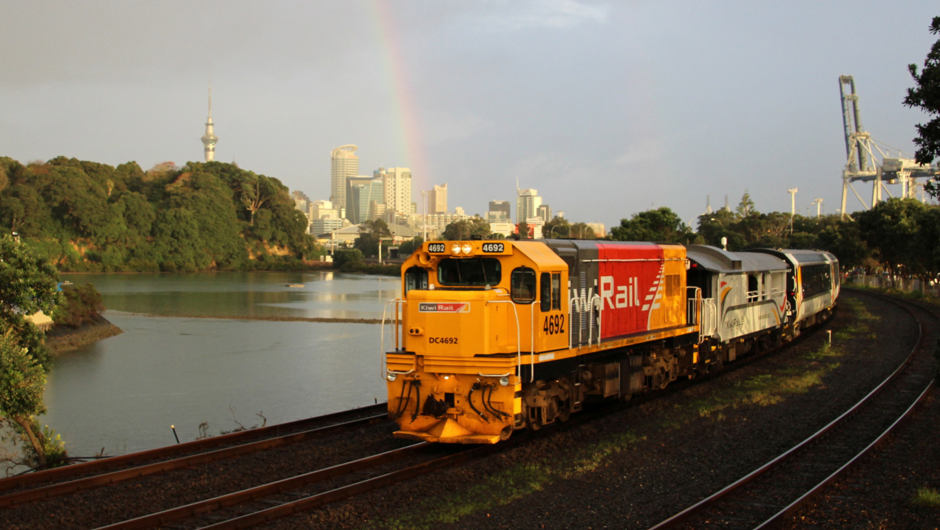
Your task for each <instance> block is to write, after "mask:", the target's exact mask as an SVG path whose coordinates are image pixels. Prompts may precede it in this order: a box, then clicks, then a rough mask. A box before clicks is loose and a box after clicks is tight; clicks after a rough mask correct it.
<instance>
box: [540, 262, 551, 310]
mask: <svg viewBox="0 0 940 530" xmlns="http://www.w3.org/2000/svg"><path fill="white" fill-rule="evenodd" d="M539 283H540V284H541V285H540V286H539V287H541V290H540V291H539V310H541V311H542V312H543V313H548V312H549V311H551V310H552V275H551V274H549V273H547V272H543V273H542V274H541V278H539Z"/></svg>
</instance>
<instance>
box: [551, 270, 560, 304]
mask: <svg viewBox="0 0 940 530" xmlns="http://www.w3.org/2000/svg"><path fill="white" fill-rule="evenodd" d="M560 310H561V274H560V273H557V272H555V273H552V311H560Z"/></svg>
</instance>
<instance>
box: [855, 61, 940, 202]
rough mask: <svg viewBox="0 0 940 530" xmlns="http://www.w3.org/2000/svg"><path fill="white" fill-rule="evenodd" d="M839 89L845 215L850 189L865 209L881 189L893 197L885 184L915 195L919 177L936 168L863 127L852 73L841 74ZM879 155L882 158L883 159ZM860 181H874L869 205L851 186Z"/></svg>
mask: <svg viewBox="0 0 940 530" xmlns="http://www.w3.org/2000/svg"><path fill="white" fill-rule="evenodd" d="M846 87H848V89H849V90H848V91H846ZM839 92H840V94H841V96H842V125H843V127H844V128H845V154H846V163H845V168H844V169H843V170H842V219H845V216H846V213H845V198H846V195H847V193H848V190H849V189H851V190H852V193H854V194H855V196H856V197H858V200H859V202H861V203H862V206H864V207H865V209H866V210H869V209H871V208H874V207H875V206H877V205H878V203H879V202H881V200H882V191H884V192H885V193H887V194H888V196H889V197H894V196H893V195H891V192H890V191H889V190H888V188H887V186H886V184H900V185H901V197H902V198H914V197H915V194H916V193H917V188H921V189H923V183H918V182H917V179H920V178H926V179H929V178H932V177H934V176H935V175H936V174H937V170H936V169H934V168H932V167H930V166H929V165H924V164H918V163H917V162H916V161H915V160H914V159H912V158H903V156H902V155H903V153H902V152H901V150H900V149H897V148H894V147H891V146H889V145H887V144H885V143H882V142H879V141H878V140H875V139H874V138H872V137H871V134H869V133H868V132H866V131H865V129H864V128H862V120H861V115H860V112H859V106H858V94H857V93H856V92H855V80H854V79H853V78H852V76H850V75H842V76H839ZM882 146H883V147H884V149H882ZM889 149H894V150H895V151H897V153H898V156H897V157H895V158H892V157H891V156H890V154H891V151H890V150H889ZM878 158H880V159H881V162H880V163H879V161H878ZM857 181H862V182H871V183H872V193H871V204H870V205H869V203H866V202H865V200H864V199H862V196H861V195H859V194H858V191H856V190H855V187H854V186H852V183H853V182H857Z"/></svg>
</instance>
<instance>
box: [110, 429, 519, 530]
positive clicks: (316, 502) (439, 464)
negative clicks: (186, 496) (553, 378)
mask: <svg viewBox="0 0 940 530" xmlns="http://www.w3.org/2000/svg"><path fill="white" fill-rule="evenodd" d="M505 449H506V446H500V445H480V446H476V447H474V448H472V449H464V450H462V451H460V452H458V453H455V454H452V455H448V456H444V457H441V458H437V459H435V460H430V461H428V462H422V463H420V464H416V465H414V466H410V467H407V468H405V469H401V470H398V471H393V472H391V473H386V474H384V475H380V476H377V477H373V478H370V479H366V480H363V481H360V482H356V483H355V484H350V485H348V486H343V487H341V488H336V489H334V490H330V491H326V492H323V493H319V494H317V495H312V496H310V497H306V498H303V499H298V500H296V501H292V502H287V503H284V504H281V505H279V506H274V507H271V508H267V509H264V510H261V511H257V512H254V513H250V514H247V515H242V516H240V517H236V518H234V519H229V520H227V521H222V522H219V523H216V524H213V525H209V526H206V527H203V528H202V529H201V530H234V529H240V528H250V527H252V526H256V525H259V524H264V523H267V522H270V521H273V520H275V519H281V518H284V517H287V516H290V515H293V514H296V513H300V512H304V511H307V510H310V509H313V508H318V507H320V506H324V505H326V504H330V503H333V502H336V501H340V500H344V499H349V498H351V497H355V496H356V495H361V494H363V493H368V492H370V491H372V490H375V489H378V488H381V487H385V486H390V485H392V484H397V483H399V482H403V481H405V480H408V479H411V478H414V477H417V476H419V475H423V474H426V473H430V472H432V471H440V470H441V469H444V468H447V467H451V466H455V465H457V464H461V463H463V462H466V461H467V460H470V459H472V458H477V457H480V456H483V455H485V454H489V453H493V452H496V451H502V450H505ZM101 530H104V529H101ZM109 530H110V529H109Z"/></svg>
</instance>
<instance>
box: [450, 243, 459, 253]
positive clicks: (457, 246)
mask: <svg viewBox="0 0 940 530" xmlns="http://www.w3.org/2000/svg"><path fill="white" fill-rule="evenodd" d="M450 251H451V252H453V253H454V254H460V245H458V244H456V243H454V246H452V247H450Z"/></svg>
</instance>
